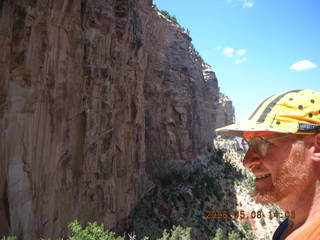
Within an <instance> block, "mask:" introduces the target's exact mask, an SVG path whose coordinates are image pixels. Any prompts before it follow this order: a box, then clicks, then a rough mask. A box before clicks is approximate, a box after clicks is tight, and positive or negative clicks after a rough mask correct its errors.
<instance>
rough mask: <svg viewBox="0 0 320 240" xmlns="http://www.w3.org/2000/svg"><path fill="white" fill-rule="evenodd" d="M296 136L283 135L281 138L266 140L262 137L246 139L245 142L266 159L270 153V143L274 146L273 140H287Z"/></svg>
mask: <svg viewBox="0 0 320 240" xmlns="http://www.w3.org/2000/svg"><path fill="white" fill-rule="evenodd" d="M290 136H294V135H292V134H286V135H281V136H276V137H271V138H264V137H262V136H254V137H252V138H248V139H246V138H244V140H245V141H246V142H247V144H248V145H249V147H252V148H253V149H254V151H255V152H256V153H257V154H259V155H260V156H261V157H265V156H266V155H267V153H268V148H269V145H270V143H271V144H273V142H272V140H276V139H280V138H285V137H290Z"/></svg>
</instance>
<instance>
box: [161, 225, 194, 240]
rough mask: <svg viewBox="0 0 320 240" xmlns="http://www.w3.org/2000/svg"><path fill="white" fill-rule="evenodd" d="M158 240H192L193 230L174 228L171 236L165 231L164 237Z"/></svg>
mask: <svg viewBox="0 0 320 240" xmlns="http://www.w3.org/2000/svg"><path fill="white" fill-rule="evenodd" d="M158 240H191V228H190V227H188V228H182V227H180V226H177V227H176V226H173V228H172V229H171V234H170V233H169V232H168V231H167V230H166V229H165V230H164V231H163V234H162V237H161V238H159V239H158Z"/></svg>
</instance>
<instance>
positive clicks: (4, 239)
mask: <svg viewBox="0 0 320 240" xmlns="http://www.w3.org/2000/svg"><path fill="white" fill-rule="evenodd" d="M0 240H17V237H14V236H8V237H3V238H1V239H0Z"/></svg>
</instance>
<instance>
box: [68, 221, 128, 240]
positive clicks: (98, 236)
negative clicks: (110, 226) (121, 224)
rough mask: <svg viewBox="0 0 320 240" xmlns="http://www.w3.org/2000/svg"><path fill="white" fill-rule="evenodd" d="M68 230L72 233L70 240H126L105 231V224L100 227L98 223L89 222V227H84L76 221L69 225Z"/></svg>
mask: <svg viewBox="0 0 320 240" xmlns="http://www.w3.org/2000/svg"><path fill="white" fill-rule="evenodd" d="M68 228H69V231H70V232H71V235H70V236H69V237H68V238H67V239H68V240H124V238H123V237H117V236H115V233H114V232H110V231H108V230H105V229H104V226H103V224H101V225H99V224H98V223H96V222H93V223H92V222H89V223H88V224H87V226H85V227H82V226H81V225H80V223H79V222H78V221H77V220H75V221H73V222H71V223H69V224H68Z"/></svg>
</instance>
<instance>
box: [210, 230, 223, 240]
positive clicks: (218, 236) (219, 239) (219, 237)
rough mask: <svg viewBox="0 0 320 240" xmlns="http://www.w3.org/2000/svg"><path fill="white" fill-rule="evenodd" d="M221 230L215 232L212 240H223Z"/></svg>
mask: <svg viewBox="0 0 320 240" xmlns="http://www.w3.org/2000/svg"><path fill="white" fill-rule="evenodd" d="M223 239H224V236H223V230H222V229H221V228H218V229H217V231H216V235H214V238H213V239H212V240H223Z"/></svg>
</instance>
